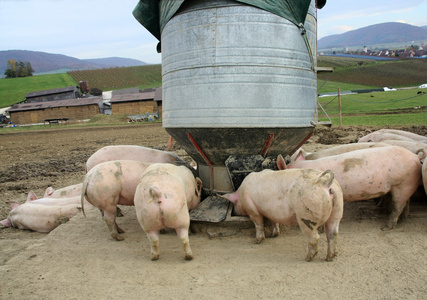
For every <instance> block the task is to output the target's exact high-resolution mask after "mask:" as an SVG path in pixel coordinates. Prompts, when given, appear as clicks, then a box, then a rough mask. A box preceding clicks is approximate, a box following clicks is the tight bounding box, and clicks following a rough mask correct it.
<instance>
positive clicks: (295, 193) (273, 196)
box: [223, 158, 343, 261]
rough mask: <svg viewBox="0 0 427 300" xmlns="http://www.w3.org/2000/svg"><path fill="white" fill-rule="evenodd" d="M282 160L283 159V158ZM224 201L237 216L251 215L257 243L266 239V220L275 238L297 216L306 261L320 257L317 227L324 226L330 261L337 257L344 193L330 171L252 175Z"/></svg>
mask: <svg viewBox="0 0 427 300" xmlns="http://www.w3.org/2000/svg"><path fill="white" fill-rule="evenodd" d="M282 159H283V158H282ZM223 197H224V198H226V199H228V200H229V201H231V202H232V203H233V205H234V209H235V212H236V214H238V215H248V216H249V218H250V219H251V220H252V222H254V224H255V230H256V243H261V242H262V241H263V240H264V239H265V234H264V223H263V222H264V221H263V218H264V217H266V218H268V219H270V220H271V221H272V222H273V223H272V235H273V236H277V235H278V234H279V226H278V225H279V223H280V224H289V223H290V222H291V221H292V219H294V218H295V217H296V219H297V221H298V224H299V226H300V229H301V231H302V232H303V234H304V235H305V237H306V238H307V240H308V253H307V256H306V261H311V260H312V259H313V258H314V257H315V255H316V254H317V244H318V241H319V238H320V237H319V234H318V230H317V229H318V228H319V227H320V226H322V225H325V231H326V236H327V240H328V251H327V255H326V260H327V261H332V260H333V258H334V257H335V256H336V255H337V250H336V243H337V237H338V227H339V223H340V221H341V218H342V215H343V194H342V191H341V187H340V185H339V183H338V182H337V180H335V179H334V174H333V172H332V171H330V170H326V171H325V172H320V171H317V170H309V169H292V170H281V171H273V170H264V171H261V172H254V173H250V174H249V175H248V176H246V177H245V179H244V180H243V182H242V184H241V185H240V187H239V188H238V189H237V191H236V192H234V193H231V194H225V195H224V196H223Z"/></svg>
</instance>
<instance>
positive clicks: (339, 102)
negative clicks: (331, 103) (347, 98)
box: [338, 88, 342, 128]
mask: <svg viewBox="0 0 427 300" xmlns="http://www.w3.org/2000/svg"><path fill="white" fill-rule="evenodd" d="M338 109H339V111H340V128H341V126H342V112H341V89H340V88H338Z"/></svg>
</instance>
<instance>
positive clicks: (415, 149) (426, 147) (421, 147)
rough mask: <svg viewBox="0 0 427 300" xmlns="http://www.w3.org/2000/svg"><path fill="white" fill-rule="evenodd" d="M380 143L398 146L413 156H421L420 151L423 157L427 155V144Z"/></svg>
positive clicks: (407, 142) (396, 141)
mask: <svg viewBox="0 0 427 300" xmlns="http://www.w3.org/2000/svg"><path fill="white" fill-rule="evenodd" d="M381 143H384V144H387V145H391V146H399V147H402V148H405V149H408V150H409V151H411V152H412V153H414V154H417V155H418V156H420V155H421V154H420V151H422V152H423V153H424V155H426V154H427V144H424V143H420V142H417V141H413V142H410V141H402V140H384V141H382V142H381ZM362 144H363V143H362ZM423 161H424V158H422V159H421V162H423Z"/></svg>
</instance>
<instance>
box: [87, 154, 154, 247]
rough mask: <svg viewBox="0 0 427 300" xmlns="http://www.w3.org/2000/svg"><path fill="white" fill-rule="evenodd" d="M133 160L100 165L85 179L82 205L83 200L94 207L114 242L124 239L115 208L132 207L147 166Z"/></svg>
mask: <svg viewBox="0 0 427 300" xmlns="http://www.w3.org/2000/svg"><path fill="white" fill-rule="evenodd" d="M149 165H150V164H148V163H143V162H140V161H134V160H115V161H107V162H104V163H100V164H98V165H96V166H95V167H93V168H92V169H91V170H90V171H89V172H88V173H87V174H86V176H85V179H84V181H83V186H82V193H81V203H82V209H83V213H84V204H83V203H84V199H86V200H87V201H88V202H89V203H90V204H92V205H93V206H95V207H97V208H98V209H99V210H100V211H101V214H102V216H103V219H104V221H105V223H107V227H108V229H109V231H110V234H111V236H112V237H113V238H114V239H116V240H117V241H122V240H123V239H124V238H123V236H122V235H121V233H124V231H123V230H122V229H121V228H120V227H119V226H118V225H117V223H116V213H117V205H118V204H121V205H131V206H133V205H134V196H135V190H136V186H137V185H138V183H139V179H140V178H141V175H142V173H143V172H144V171H145V169H146V168H147V167H148V166H149Z"/></svg>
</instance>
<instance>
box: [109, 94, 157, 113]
mask: <svg viewBox="0 0 427 300" xmlns="http://www.w3.org/2000/svg"><path fill="white" fill-rule="evenodd" d="M161 101H162V89H161V88H157V89H148V90H143V91H141V92H140V93H132V94H118V95H117V94H114V92H113V96H112V97H111V100H110V104H111V110H112V112H113V115H138V114H146V113H154V114H155V113H158V114H159V117H160V118H161V113H162V102H161Z"/></svg>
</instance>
